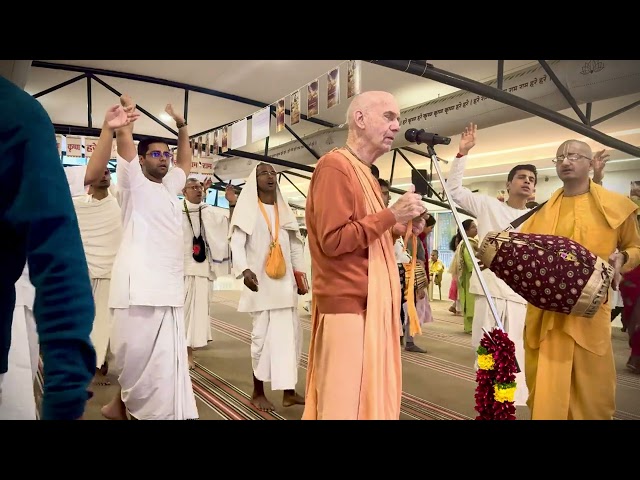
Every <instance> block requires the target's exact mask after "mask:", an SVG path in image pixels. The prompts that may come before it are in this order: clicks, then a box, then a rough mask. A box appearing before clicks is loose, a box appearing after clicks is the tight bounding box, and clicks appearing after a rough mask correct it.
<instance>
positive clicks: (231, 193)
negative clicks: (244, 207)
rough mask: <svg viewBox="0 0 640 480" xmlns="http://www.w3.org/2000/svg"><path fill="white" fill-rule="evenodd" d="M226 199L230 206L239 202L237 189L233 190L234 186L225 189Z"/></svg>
mask: <svg viewBox="0 0 640 480" xmlns="http://www.w3.org/2000/svg"><path fill="white" fill-rule="evenodd" d="M224 198H226V199H227V202H229V205H235V204H236V202H237V201H238V194H237V193H236V190H235V188H233V185H227V186H226V187H225V189H224Z"/></svg>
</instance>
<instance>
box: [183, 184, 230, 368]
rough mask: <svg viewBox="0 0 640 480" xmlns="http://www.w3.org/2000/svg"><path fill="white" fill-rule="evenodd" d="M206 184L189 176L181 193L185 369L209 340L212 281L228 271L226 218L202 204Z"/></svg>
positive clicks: (209, 206) (191, 364) (191, 363)
mask: <svg viewBox="0 0 640 480" xmlns="http://www.w3.org/2000/svg"><path fill="white" fill-rule="evenodd" d="M209 185H211V180H210V179H207V180H206V181H205V182H204V185H203V183H202V182H200V180H198V179H197V178H194V177H190V178H188V179H187V183H186V184H185V186H184V189H183V191H182V193H183V194H184V199H183V201H182V230H183V237H184V290H185V297H184V323H185V330H186V335H187V351H188V354H189V355H188V358H189V368H194V367H195V362H194V359H193V351H194V350H195V349H198V348H202V347H206V346H207V343H208V342H210V341H211V340H212V336H211V322H210V319H209V304H210V296H211V292H212V291H213V281H214V280H215V279H216V277H217V276H218V273H219V272H224V271H225V270H224V269H225V267H226V268H228V261H229V241H228V239H227V234H228V232H229V219H228V218H227V216H226V215H224V214H223V213H221V212H219V211H216V209H215V208H214V207H212V206H211V205H209V204H207V203H203V201H202V200H203V198H204V195H205V194H206V191H207V189H208V187H209ZM203 227H204V228H203Z"/></svg>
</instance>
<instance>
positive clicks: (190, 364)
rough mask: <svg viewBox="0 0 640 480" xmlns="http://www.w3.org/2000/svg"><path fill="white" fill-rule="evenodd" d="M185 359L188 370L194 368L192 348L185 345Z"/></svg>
mask: <svg viewBox="0 0 640 480" xmlns="http://www.w3.org/2000/svg"><path fill="white" fill-rule="evenodd" d="M187 360H188V361H189V370H193V369H194V368H196V361H195V360H194V359H193V350H192V349H191V348H189V347H187Z"/></svg>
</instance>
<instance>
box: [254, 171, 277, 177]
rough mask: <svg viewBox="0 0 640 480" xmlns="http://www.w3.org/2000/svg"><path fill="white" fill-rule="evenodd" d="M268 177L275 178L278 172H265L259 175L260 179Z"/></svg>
mask: <svg viewBox="0 0 640 480" xmlns="http://www.w3.org/2000/svg"><path fill="white" fill-rule="evenodd" d="M266 175H269V176H270V177H275V176H276V175H278V174H277V172H270V171H263V172H260V173H258V176H259V177H263V176H266Z"/></svg>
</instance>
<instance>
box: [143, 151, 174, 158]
mask: <svg viewBox="0 0 640 480" xmlns="http://www.w3.org/2000/svg"><path fill="white" fill-rule="evenodd" d="M145 155H151V156H152V157H153V158H160V157H164V158H166V159H167V160H171V159H172V158H173V153H171V152H161V151H160V150H153V151H151V152H147V153H146V154H145Z"/></svg>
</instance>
